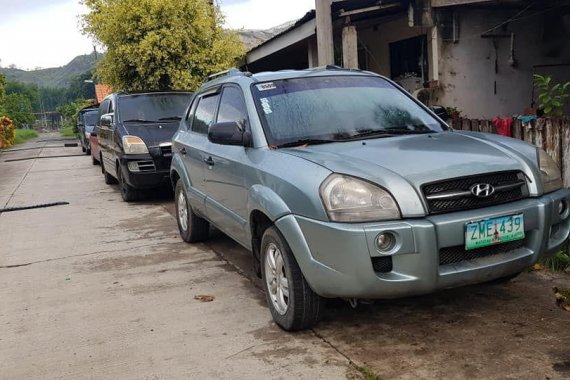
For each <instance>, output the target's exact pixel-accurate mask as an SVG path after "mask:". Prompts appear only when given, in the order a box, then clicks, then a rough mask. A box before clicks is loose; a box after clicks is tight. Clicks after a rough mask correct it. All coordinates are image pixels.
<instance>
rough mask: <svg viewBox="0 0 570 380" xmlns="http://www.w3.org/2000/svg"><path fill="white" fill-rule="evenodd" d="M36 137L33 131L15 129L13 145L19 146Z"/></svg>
mask: <svg viewBox="0 0 570 380" xmlns="http://www.w3.org/2000/svg"><path fill="white" fill-rule="evenodd" d="M36 137H38V132H36V131H34V130H33V129H16V140H14V144H21V143H23V142H26V141H28V140H30V139H34V138H36Z"/></svg>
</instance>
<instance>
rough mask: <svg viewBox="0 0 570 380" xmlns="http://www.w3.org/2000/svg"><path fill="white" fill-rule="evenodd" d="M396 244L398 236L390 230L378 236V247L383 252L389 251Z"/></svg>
mask: <svg viewBox="0 0 570 380" xmlns="http://www.w3.org/2000/svg"><path fill="white" fill-rule="evenodd" d="M395 245H396V237H395V236H394V234H392V233H390V232H383V233H381V234H379V235H378V236H376V248H377V249H378V250H379V251H381V252H388V251H390V250H391V249H392V248H394V246H395Z"/></svg>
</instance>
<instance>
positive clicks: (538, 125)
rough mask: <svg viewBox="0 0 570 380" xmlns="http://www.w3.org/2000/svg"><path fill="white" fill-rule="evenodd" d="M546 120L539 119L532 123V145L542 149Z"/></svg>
mask: <svg viewBox="0 0 570 380" xmlns="http://www.w3.org/2000/svg"><path fill="white" fill-rule="evenodd" d="M545 122H546V120H544V119H541V120H538V121H536V122H533V123H532V125H533V127H534V145H536V146H537V147H539V148H541V149H543V148H544V123H545Z"/></svg>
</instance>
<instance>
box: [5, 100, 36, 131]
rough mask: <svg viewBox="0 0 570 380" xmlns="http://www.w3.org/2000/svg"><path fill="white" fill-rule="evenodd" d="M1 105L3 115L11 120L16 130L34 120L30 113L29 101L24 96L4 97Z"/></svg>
mask: <svg viewBox="0 0 570 380" xmlns="http://www.w3.org/2000/svg"><path fill="white" fill-rule="evenodd" d="M3 104H4V113H5V115H6V116H8V117H9V118H10V119H12V121H13V122H14V124H15V125H16V128H23V127H25V126H28V125H29V124H32V123H33V122H34V120H35V119H36V118H35V116H34V115H33V113H32V105H31V103H30V100H29V99H28V98H27V97H26V96H25V95H22V94H10V95H6V96H5V97H4V102H3Z"/></svg>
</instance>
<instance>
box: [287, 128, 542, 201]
mask: <svg viewBox="0 0 570 380" xmlns="http://www.w3.org/2000/svg"><path fill="white" fill-rule="evenodd" d="M486 135H487V134H481V133H470V134H469V133H462V132H441V133H433V134H426V135H412V136H398V137H390V138H382V139H371V140H362V141H351V142H344V143H342V142H341V143H332V144H321V145H313V146H308V147H306V148H292V149H283V150H281V152H283V153H288V154H291V155H295V156H297V157H301V158H304V159H306V160H309V161H311V162H314V163H316V164H318V165H321V166H324V167H326V168H327V169H329V170H331V171H332V172H335V173H343V174H348V175H351V176H355V177H360V178H364V179H367V180H369V181H371V182H375V183H377V184H379V185H380V186H382V187H384V188H386V189H388V190H389V191H391V192H392V193H393V195H394V196H395V197H396V198H407V199H410V197H415V195H419V194H420V188H421V186H422V185H423V184H425V183H429V182H434V181H439V180H444V179H448V178H455V177H462V176H468V175H476V174H483V173H489V172H498V171H508V170H520V171H523V172H525V173H526V174H527V175H528V176H529V177H530V178H536V168H535V167H536V164H535V163H534V162H535V160H536V148H534V147H532V146H531V145H528V144H526V143H524V142H521V141H518V140H515V139H510V138H503V139H502V140H501V139H500V138H498V139H497V141H493V139H495V138H494V137H493V136H492V135H491V136H486ZM533 160H534V161H533ZM410 185H411V187H410ZM529 190H531V189H529ZM416 198H417V197H416ZM402 211H403V210H402Z"/></svg>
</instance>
